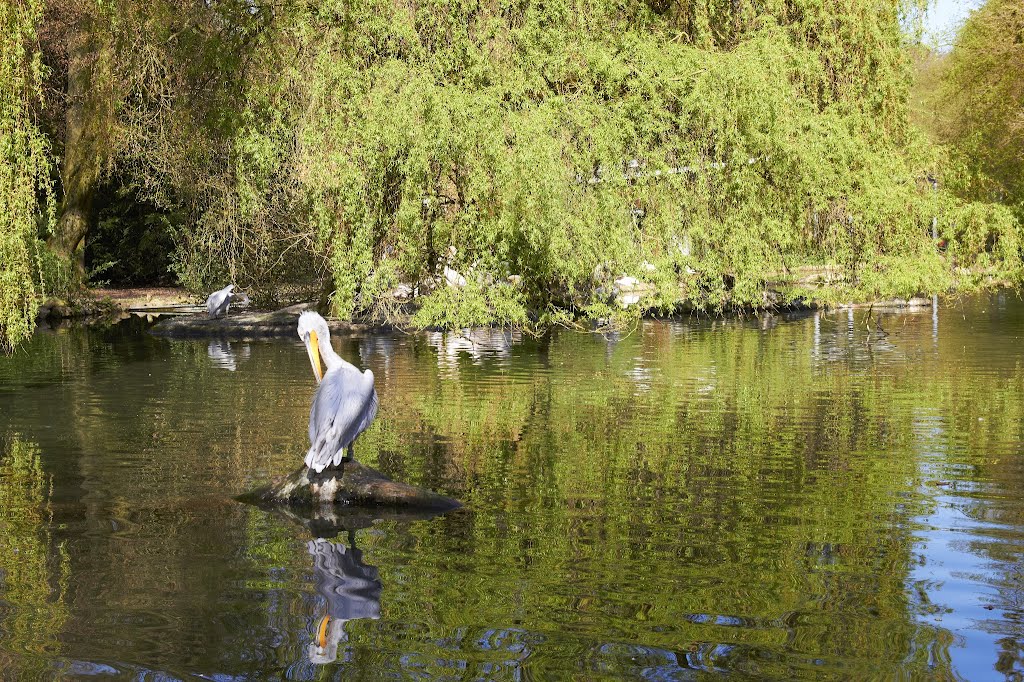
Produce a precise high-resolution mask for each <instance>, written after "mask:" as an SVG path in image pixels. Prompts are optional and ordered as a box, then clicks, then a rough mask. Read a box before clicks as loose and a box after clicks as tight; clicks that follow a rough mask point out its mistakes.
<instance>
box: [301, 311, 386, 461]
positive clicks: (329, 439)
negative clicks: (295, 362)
mask: <svg viewBox="0 0 1024 682" xmlns="http://www.w3.org/2000/svg"><path fill="white" fill-rule="evenodd" d="M298 332H299V338H300V339H302V342H303V343H304V344H305V345H306V352H307V353H309V362H310V364H311V365H313V376H315V377H316V380H317V382H318V383H319V386H317V389H316V394H315V395H314V396H313V407H312V408H310V410H309V452H307V453H306V466H307V467H309V468H310V469H312V470H313V471H315V472H317V473H318V474H319V473H321V472H323V470H324V469H326V468H327V467H331V466H338V465H339V464H341V462H342V460H343V459H346V454H345V453H346V450H347V452H348V457H347V458H348V459H352V443H354V442H355V440H356V438H358V437H359V434H361V433H362V432H363V431H365V430H366V428H367V427H368V426H369V425H370V423H371V422H372V421H373V418H374V417H375V416H376V415H377V391H376V389H374V387H373V372H371V371H370V370H366V371H365V372H360V371H359V370H358V369H356V367H355V366H354V365H351V364H349V363H348V362H346V361H345V360H344V359H342V357H341V356H340V355H338V354H337V353H335V352H334V349H333V348H332V347H331V331H330V329H328V327H327V320H325V319H324V318H322V317H320V315H318V314H316V313H314V312H312V311H306V312H304V313H302V314H301V315H299V328H298ZM321 363H322V364H321ZM324 365H326V367H327V370H326V371H324Z"/></svg>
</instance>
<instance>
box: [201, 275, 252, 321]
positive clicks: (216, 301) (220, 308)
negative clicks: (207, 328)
mask: <svg viewBox="0 0 1024 682" xmlns="http://www.w3.org/2000/svg"><path fill="white" fill-rule="evenodd" d="M234 288H235V285H234V284H229V285H227V286H226V287H224V288H223V289H221V290H220V291H215V292H213V293H212V294H210V295H209V296H207V298H206V312H208V313H209V314H210V319H211V320H213V319H216V318H218V317H222V316H226V315H227V314H228V307H229V306H230V305H231V304H232V303H233V302H234V301H241V302H242V303H247V302H248V301H249V297H248V296H246V295H245V294H244V293H237V294H236V293H232V291H231V290H232V289H234Z"/></svg>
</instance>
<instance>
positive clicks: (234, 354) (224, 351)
mask: <svg viewBox="0 0 1024 682" xmlns="http://www.w3.org/2000/svg"><path fill="white" fill-rule="evenodd" d="M235 346H236V347H237V350H236V348H235V347H232V345H231V343H230V342H229V341H224V340H214V341H210V343H209V345H207V346H206V355H207V356H208V357H209V358H210V361H211V362H212V363H213V364H214V365H216V366H217V367H221V368H223V369H226V370H228V371H229V372H234V371H235V370H236V369H238V361H239V360H248V359H249V355H250V354H251V352H252V351H251V349H250V348H249V344H247V343H242V344H238V343H236V344H235Z"/></svg>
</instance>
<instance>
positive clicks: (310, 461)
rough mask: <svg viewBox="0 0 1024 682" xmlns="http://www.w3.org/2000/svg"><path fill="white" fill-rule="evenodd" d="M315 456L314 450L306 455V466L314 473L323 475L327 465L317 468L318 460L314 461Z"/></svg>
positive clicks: (311, 449)
mask: <svg viewBox="0 0 1024 682" xmlns="http://www.w3.org/2000/svg"><path fill="white" fill-rule="evenodd" d="M313 454H314V453H313V448H310V449H309V452H307V453H306V459H305V462H306V466H307V467H309V468H310V469H312V470H313V471H315V472H317V473H318V474H320V473H323V470H324V468H325V465H323V464H321V465H320V466H317V464H316V460H315V459H314V457H313Z"/></svg>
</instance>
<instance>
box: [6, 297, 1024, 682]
mask: <svg viewBox="0 0 1024 682" xmlns="http://www.w3.org/2000/svg"><path fill="white" fill-rule="evenodd" d="M143 327H144V325H143V323H142V322H140V321H129V322H127V323H123V324H121V325H119V326H116V327H112V328H109V329H91V330H90V329H65V330H58V331H55V332H46V333H41V334H39V335H37V336H36V338H34V339H33V340H32V342H31V343H30V344H28V345H27V346H26V347H25V348H24V349H23V350H21V351H19V353H17V354H16V355H15V356H13V357H11V358H4V359H0V443H2V445H3V452H2V455H0V457H2V458H0V510H2V511H0V523H2V524H3V525H2V526H0V572H2V573H0V575H2V578H3V580H2V582H0V628H2V630H0V632H2V633H3V639H2V641H0V666H2V667H3V669H4V670H5V671H6V670H10V671H14V672H16V673H22V675H23V676H24V677H26V678H31V677H36V676H40V675H42V676H47V675H49V676H55V677H56V676H61V675H68V676H71V677H76V676H85V675H93V674H101V675H113V676H123V677H129V678H132V677H138V676H142V677H146V676H147V675H158V674H159V675H165V676H168V677H170V678H187V677H190V676H205V677H210V676H219V677H220V679H243V678H244V679H273V678H286V679H327V678H339V679H349V678H360V679H362V678H366V679H377V678H384V677H394V676H396V675H397V676H400V677H426V678H444V679H521V678H527V679H558V678H574V679H614V678H646V679H693V678H702V677H707V676H715V675H716V673H722V674H725V673H728V674H732V675H739V676H748V677H761V678H774V679H783V678H806V679H831V678H857V679H863V678H865V677H887V678H888V677H893V676H908V677H928V678H932V679H944V678H957V677H962V678H968V679H1003V678H1007V677H1009V678H1012V677H1013V676H1014V675H1020V674H1021V673H1022V671H1024V663H1022V660H1024V651H1022V650H1021V642H1024V637H1022V635H1024V632H1022V627H1024V626H1022V623H1024V591H1022V587H1021V586H1022V584H1024V583H1022V582H1021V581H1022V580H1024V578H1022V569H1021V568H1020V566H1021V565H1022V564H1021V561H1020V559H1021V552H1022V550H1024V501H1022V500H1021V496H1020V494H1019V491H1020V490H1021V485H1020V484H1021V482H1022V481H1024V467H1022V466H1021V463H1022V459H1021V451H1022V447H1021V444H1022V442H1024V434H1022V430H1021V423H1022V421H1021V417H1022V408H1024V398H1022V396H1024V391H1022V389H1024V385H1022V381H1024V368H1022V362H1021V361H1022V358H1021V353H1020V350H1019V347H1020V340H1019V337H1021V336H1024V305H1022V304H1021V303H1020V302H1019V301H1017V300H1016V299H1015V298H1013V297H1012V296H1009V295H1006V294H1001V295H996V296H992V297H985V298H980V299H976V300H969V301H961V302H957V303H955V304H952V303H951V304H945V305H944V306H942V307H941V308H940V309H939V310H938V311H937V314H936V315H933V314H932V312H931V311H924V312H922V313H915V314H895V313H883V314H881V315H879V314H878V312H877V311H873V312H871V314H870V315H869V314H867V313H866V312H864V311H858V312H856V313H852V314H851V313H848V312H847V311H838V312H833V313H829V314H825V315H822V314H812V315H799V316H792V317H780V316H775V317H772V316H763V317H761V318H751V319H746V320H692V321H687V322H673V323H662V322H648V323H645V324H643V325H641V326H639V327H638V328H637V329H635V330H632V331H631V332H629V333H618V334H613V335H583V334H576V333H558V334H554V335H552V336H549V337H545V338H541V339H520V338H518V337H517V336H515V335H512V334H510V333H508V332H504V333H503V332H500V331H493V332H487V333H480V334H471V335H447V336H444V335H440V334H423V335H403V334H394V335H381V336H367V337H348V338H342V339H336V340H335V347H336V348H337V349H338V350H339V351H340V352H341V353H342V354H343V355H345V356H346V357H348V358H350V359H352V360H353V361H356V360H358V363H357V364H360V365H362V366H367V367H370V368H372V369H373V371H374V373H375V375H376V377H377V381H378V392H379V394H380V399H381V410H380V413H379V415H378V419H377V421H376V422H375V424H374V425H373V426H372V427H371V429H370V430H369V431H367V433H366V434H364V436H363V437H362V438H361V439H360V441H359V442H358V443H357V445H356V456H357V457H358V458H360V459H362V460H364V461H367V462H370V463H372V464H374V465H376V466H378V467H379V468H381V469H382V470H383V471H385V472H386V473H388V474H389V475H392V476H394V477H396V478H401V479H403V480H407V481H411V482H414V483H418V484H421V485H426V486H429V487H432V488H435V489H438V490H441V491H443V492H445V493H448V494H451V495H454V496H457V497H459V498H460V499H462V500H463V501H464V502H465V503H466V509H464V510H460V511H458V512H455V513H451V514H446V515H443V516H440V517H437V518H433V519H410V518H400V517H399V518H395V517H388V518H385V519H383V520H380V521H377V522H372V521H373V519H369V518H354V519H349V521H348V522H343V527H342V528H338V529H334V532H330V533H327V535H330V536H331V537H328V538H323V539H316V538H314V534H312V533H310V532H309V531H308V530H307V529H306V528H304V527H303V526H302V525H301V524H299V523H296V522H295V521H294V520H291V519H289V518H287V517H286V516H285V515H282V514H277V513H268V512H265V511H262V510H258V509H254V508H249V507H245V506H243V505H240V504H238V503H235V502H234V501H232V499H231V496H232V495H234V494H237V493H239V492H242V491H244V490H246V489H247V488H249V487H252V486H254V485H256V484H258V483H261V482H263V481H265V480H266V479H267V477H269V476H272V475H276V474H280V473H285V472H287V471H290V470H291V469H293V468H295V467H296V466H298V465H299V464H300V463H301V458H302V454H303V453H304V450H305V437H306V436H305V420H306V417H307V415H308V409H309V401H310V398H311V394H312V390H313V386H312V378H311V375H310V373H309V367H308V360H307V358H306V355H305V353H304V352H303V351H302V349H301V347H300V346H299V343H298V339H297V338H296V339H295V341H294V342H293V341H292V340H290V339H289V340H287V341H279V342H269V341H264V342H251V343H246V342H233V343H230V344H228V343H224V342H205V341H204V342H191V341H188V342H185V341H182V342H174V341H168V340H165V339H158V338H155V337H152V336H150V335H148V334H146V333H145V332H144V328H143ZM319 534H323V532H322V529H321V531H320V533H319ZM15 549H16V550H18V551H17V552H14V551H13V550H15ZM325 615H328V616H330V617H331V620H332V622H331V623H328V627H327V628H326V629H325V632H326V633H327V634H328V635H329V637H327V639H326V640H324V642H325V643H326V644H327V646H326V647H324V646H321V647H320V651H319V652H317V651H315V649H316V648H317V644H318V641H317V640H318V637H319V635H320V629H321V628H320V626H321V624H322V622H323V618H324V616H325ZM332 623H333V624H332Z"/></svg>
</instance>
